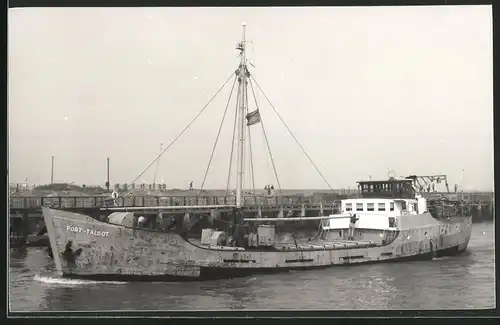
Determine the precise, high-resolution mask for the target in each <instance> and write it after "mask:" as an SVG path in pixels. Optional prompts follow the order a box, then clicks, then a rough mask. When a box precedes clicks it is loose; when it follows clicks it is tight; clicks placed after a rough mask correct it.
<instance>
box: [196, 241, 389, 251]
mask: <svg viewBox="0 0 500 325" xmlns="http://www.w3.org/2000/svg"><path fill="white" fill-rule="evenodd" d="M189 241H190V242H191V243H192V244H195V245H197V246H199V247H202V248H206V249H214V250H224V251H271V250H272V251H282V252H289V251H316V250H335V249H346V248H368V247H375V246H379V245H378V244H377V243H375V242H373V241H363V240H334V241H311V242H307V243H304V242H300V243H299V242H298V243H297V244H295V243H276V244H275V245H272V246H267V247H266V246H264V247H262V246H261V247H248V248H242V247H233V246H211V245H202V244H201V242H200V241H198V240H191V239H190V240H189Z"/></svg>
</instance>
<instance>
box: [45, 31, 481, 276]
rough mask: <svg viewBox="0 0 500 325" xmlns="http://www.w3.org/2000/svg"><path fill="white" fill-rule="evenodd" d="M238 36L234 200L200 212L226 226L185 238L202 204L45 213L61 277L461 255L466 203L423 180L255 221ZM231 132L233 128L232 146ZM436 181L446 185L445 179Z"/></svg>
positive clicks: (361, 190) (248, 114)
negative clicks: (287, 231) (282, 230)
mask: <svg viewBox="0 0 500 325" xmlns="http://www.w3.org/2000/svg"><path fill="white" fill-rule="evenodd" d="M242 36H243V40H242V41H241V42H239V43H238V44H237V47H236V49H237V50H238V51H239V54H240V63H239V66H238V68H237V69H236V70H235V71H234V73H233V74H232V75H233V77H234V83H233V88H234V86H235V84H236V81H237V82H238V93H237V100H236V101H237V104H236V112H235V119H234V129H235V130H236V129H237V130H238V138H237V140H238V141H236V143H237V148H236V152H237V154H236V158H237V168H236V186H235V187H236V189H235V190H234V192H235V198H234V202H230V203H226V204H223V205H220V204H214V205H210V204H208V205H206V204H204V205H203V207H204V208H210V209H213V210H214V211H216V210H217V209H222V208H223V209H225V210H226V211H227V210H228V209H229V211H230V213H228V216H229V217H228V218H226V219H225V220H222V221H223V224H224V225H225V226H220V224H221V223H220V222H219V226H217V227H215V226H214V225H215V224H216V223H217V221H221V220H215V221H214V220H213V218H208V221H207V220H205V221H206V224H207V225H208V227H205V228H202V230H201V235H200V237H199V238H193V237H192V236H189V234H188V230H189V229H190V228H191V227H192V226H193V221H192V219H190V218H189V217H186V216H189V212H190V211H191V212H192V211H195V210H196V209H197V208H199V207H200V206H199V205H190V206H175V207H172V206H155V207H140V208H123V207H117V206H115V205H113V204H107V205H106V206H104V207H103V208H102V212H103V213H104V215H105V217H104V218H96V217H95V216H89V215H85V214H82V213H75V212H70V211H65V210H63V209H54V208H50V207H43V208H42V213H43V217H44V220H45V224H46V228H47V234H48V237H49V242H50V250H51V252H52V254H53V258H54V262H55V266H56V270H57V273H58V275H60V276H63V277H70V278H81V279H94V280H112V281H113V280H117V281H194V280H211V279H223V278H232V277H240V276H250V275H255V274H263V273H276V272H287V271H291V270H309V269H316V268H327V267H334V266H341V265H357V264H363V263H379V262H396V261H405V260H424V259H434V258H436V257H440V256H447V255H457V254H461V253H463V252H465V251H466V249H467V246H468V243H469V239H470V236H471V230H472V229H471V228H472V217H471V213H470V208H469V207H468V206H467V204H466V202H464V200H463V199H461V198H460V197H458V196H457V197H455V198H452V197H445V196H442V195H441V196H438V197H429V196H428V195H427V196H425V195H424V193H423V192H424V191H423V188H422V186H421V183H419V180H421V179H422V177H419V176H415V175H412V176H408V177H397V178H396V177H394V176H390V177H389V178H388V179H386V180H381V181H372V180H369V181H359V182H358V196H357V197H356V198H345V199H341V200H338V201H337V203H338V204H337V205H336V206H337V208H335V209H333V210H332V211H331V212H329V213H327V215H325V213H324V211H321V213H320V214H319V215H318V216H309V217H305V216H294V215H290V214H288V215H286V216H285V215H284V214H283V213H282V210H280V214H279V215H278V216H277V217H266V216H263V215H262V213H261V212H260V210H259V212H258V213H255V212H253V214H252V213H249V212H248V211H249V210H248V209H244V205H245V200H244V199H243V197H242V193H243V192H244V191H243V185H244V184H243V183H244V177H243V175H244V173H245V171H246V169H245V168H244V165H245V163H244V162H245V153H246V152H247V151H246V149H245V147H246V146H248V145H250V146H251V144H250V143H251V141H250V129H251V128H252V126H253V125H256V124H259V123H261V125H263V124H262V116H261V115H260V114H259V109H258V108H257V109H255V110H254V111H249V104H248V97H249V96H248V88H249V87H248V85H249V84H250V88H251V89H252V92H253V84H252V80H253V81H254V82H255V83H256V81H255V79H254V78H253V76H252V74H251V73H250V71H249V69H248V65H247V63H248V60H247V58H246V55H245V49H246V43H247V42H246V38H245V24H243V35H242ZM258 87H259V86H258ZM259 88H260V87H259ZM232 92H233V91H232V90H231V94H232ZM230 96H231V95H230ZM254 97H255V93H254ZM266 98H267V97H266ZM228 103H229V101H228ZM271 105H272V104H271ZM226 110H227V106H226ZM224 114H225V113H224ZM188 126H189V125H188ZM184 130H186V129H184ZM263 130H264V129H263ZM247 131H248V141H246V140H247V139H246V135H247ZM183 132H184V131H183ZM183 132H181V134H182V133H183ZM234 135H235V131H234V132H233V140H234ZM264 135H265V132H264ZM294 139H295V140H296V137H294ZM174 141H175V140H174ZM296 141H297V140H296ZM216 142H217V140H216ZM266 142H267V138H266ZM297 143H298V142H297ZM233 144H234V141H233ZM299 146H300V144H299ZM169 147H170V146H167V148H166V149H163V151H162V152H161V153H160V155H158V157H157V158H156V159H155V160H154V161H153V162H152V163H151V164H150V166H151V165H153V164H154V162H155V161H157V160H158V159H159V157H160V156H161V154H163V153H165V151H166V150H167V149H168V148H169ZM300 148H301V149H303V147H302V146H300ZM214 149H215V146H214ZM268 149H269V147H268ZM231 151H233V148H231ZM269 151H270V149H269ZM304 153H305V154H306V156H307V157H308V158H309V160H310V162H311V163H313V162H312V160H311V159H310V156H309V155H307V153H306V152H305V151H304ZM212 154H213V151H212ZM270 155H271V154H270ZM211 158H212V157H211ZM211 158H210V161H211ZM271 159H272V157H271ZM231 163H232V158H231V162H230V165H231ZM251 163H252V162H250V164H251ZM209 164H210V162H209ZM313 165H314V166H315V167H316V165H315V164H314V163H313ZM273 168H274V162H273ZM316 170H317V171H318V173H319V174H320V176H323V175H322V174H321V173H320V171H319V170H318V169H317V168H316ZM207 171H208V168H207ZM230 172H231V167H230ZM141 175H142V174H141ZM141 175H139V177H140V176H141ZM275 175H276V180H277V181H278V184H277V186H276V192H278V193H279V192H281V185H280V183H279V180H278V177H277V173H276V171H275ZM205 177H206V173H205ZM323 179H324V181H325V182H326V183H327V184H328V182H327V181H326V179H325V178H324V177H323ZM436 179H437V180H438V181H439V180H441V179H443V178H442V175H440V176H439V177H437V178H436ZM204 181H205V180H204ZM204 181H203V182H204ZM132 183H133V182H132ZM228 184H229V180H228ZM328 186H329V184H328ZM273 187H274V186H273ZM329 187H330V189H331V186H329ZM228 192H229V193H231V192H232V191H228ZM115 196H116V195H113V198H114V197H115ZM257 199H258V198H257V197H256V198H255V202H257V201H258V200H257ZM169 209H177V210H178V209H185V211H186V215H185V216H184V217H182V216H181V217H171V216H169V215H168V214H165V212H166V211H168V210H169ZM199 220H200V219H198V221H199ZM304 220H306V221H308V222H310V221H314V222H317V225H318V227H317V233H316V234H315V235H314V236H313V237H310V238H303V237H301V238H297V237H296V236H294V235H293V233H292V239H293V240H289V241H280V240H278V236H277V232H278V231H279V225H280V224H284V223H297V222H301V221H304Z"/></svg>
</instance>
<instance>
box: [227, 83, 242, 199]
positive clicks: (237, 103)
mask: <svg viewBox="0 0 500 325" xmlns="http://www.w3.org/2000/svg"><path fill="white" fill-rule="evenodd" d="M239 104H240V88H239V87H238V93H237V94H236V111H235V112H234V125H233V140H232V141H231V153H230V156H229V172H228V175H227V184H226V199H227V195H228V192H229V183H230V181H231V169H232V166H233V156H234V139H235V136H236V124H237V122H238V111H239V110H238V105H239Z"/></svg>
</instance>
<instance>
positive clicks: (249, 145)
mask: <svg viewBox="0 0 500 325" xmlns="http://www.w3.org/2000/svg"><path fill="white" fill-rule="evenodd" d="M247 101H248V99H247ZM247 129H248V147H249V149H250V174H251V175H252V176H251V177H252V193H253V195H254V196H255V173H254V168H253V152H252V135H251V132H250V126H247Z"/></svg>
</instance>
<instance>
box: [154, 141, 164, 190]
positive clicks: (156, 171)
mask: <svg viewBox="0 0 500 325" xmlns="http://www.w3.org/2000/svg"><path fill="white" fill-rule="evenodd" d="M162 149H163V142H162V143H160V152H161V150H162ZM159 165H160V159H158V161H157V162H156V167H155V174H154V176H153V184H155V183H156V174H157V173H158V166H159Z"/></svg>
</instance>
